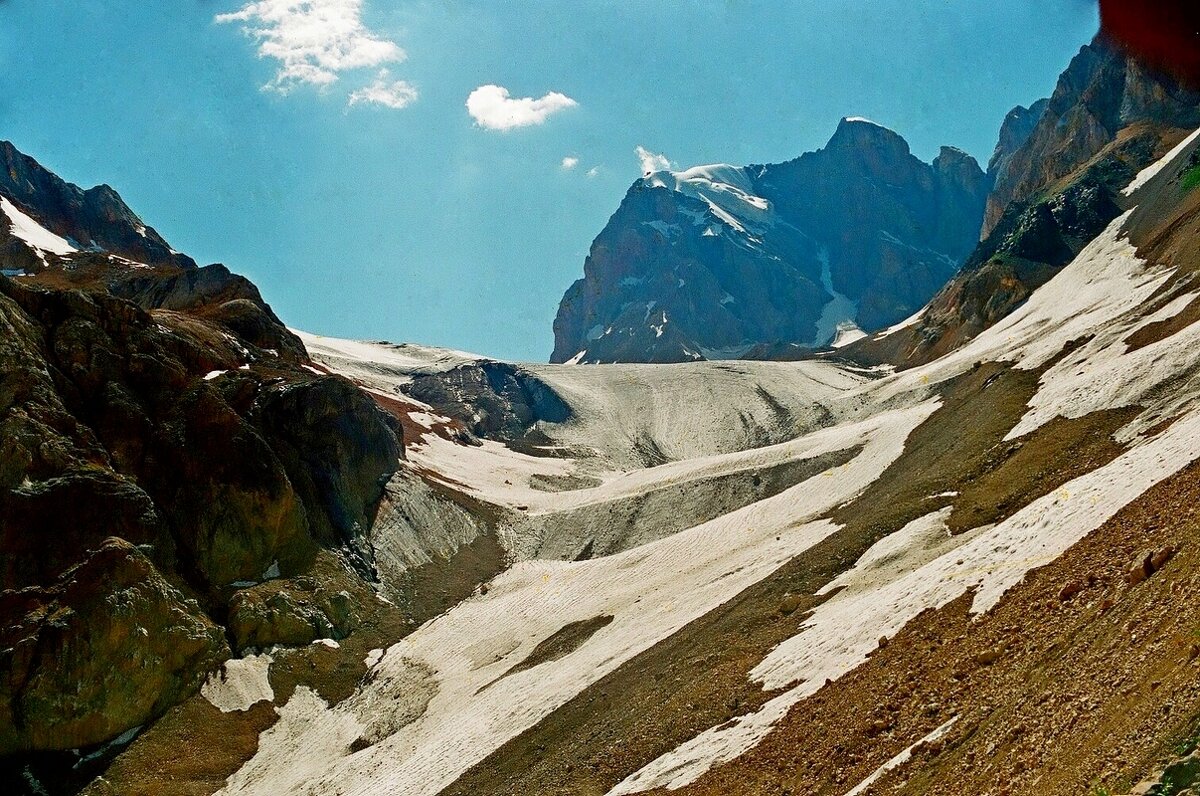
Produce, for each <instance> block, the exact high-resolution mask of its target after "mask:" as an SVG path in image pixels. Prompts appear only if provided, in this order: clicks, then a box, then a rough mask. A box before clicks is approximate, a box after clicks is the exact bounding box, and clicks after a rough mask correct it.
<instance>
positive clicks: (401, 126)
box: [0, 0, 1098, 361]
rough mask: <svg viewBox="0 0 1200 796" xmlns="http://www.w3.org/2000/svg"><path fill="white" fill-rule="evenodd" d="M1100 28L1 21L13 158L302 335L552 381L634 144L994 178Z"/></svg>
mask: <svg viewBox="0 0 1200 796" xmlns="http://www.w3.org/2000/svg"><path fill="white" fill-rule="evenodd" d="M306 10H307V11H310V12H311V11H313V10H316V11H318V12H320V13H322V14H323V15H324V16H322V17H320V19H321V20H322V21H323V23H324V24H322V25H316V26H312V25H306V24H305V23H306V22H311V21H312V20H311V18H307V19H306V18H304V15H303V13H302V12H304V11H306ZM222 14H236V15H238V17H237V18H233V19H229V20H228V21H224V22H220V21H217V20H216V18H217V17H218V15H222ZM289 14H290V15H291V16H290V17H289V16H288V15H289ZM297 14H300V17H297V16H296V15H297ZM1097 25H1098V18H1097V13H1096V10H1095V6H1094V4H1093V3H1090V2H1086V0H1037V1H1036V2H1030V1H1027V0H1007V2H1004V3H995V2H984V0H953V1H948V0H942V1H941V2H935V1H934V0H925V1H920V0H811V1H810V0H791V1H790V2H789V1H787V0H660V1H659V2H652V0H540V1H539V2H532V1H530V2H518V0H507V1H505V2H502V1H501V0H494V1H489V2H483V1H482V0H437V1H436V2H435V1H434V0H305V2H301V1H300V0H258V2H257V3H256V4H248V3H247V2H246V0H149V1H147V0H0V75H2V76H3V80H4V85H5V90H4V91H3V92H2V93H0V138H7V139H9V140H11V141H13V143H15V144H16V146H17V147H18V148H19V149H21V150H23V151H25V152H27V153H29V154H31V155H33V156H34V157H36V158H37V159H38V160H40V161H41V162H42V163H44V164H45V165H46V166H48V167H49V168H51V169H53V170H54V171H56V172H58V173H59V174H60V175H61V176H63V177H64V178H66V179H69V180H71V181H73V182H77V183H80V184H83V185H85V186H88V185H92V184H95V183H99V182H107V183H109V184H111V185H113V186H114V187H115V188H117V190H118V191H120V193H121V194H122V196H124V197H125V199H126V201H127V202H128V203H129V204H130V206H132V207H133V209H134V210H135V211H136V212H138V213H139V214H140V215H141V216H142V217H143V218H144V219H145V220H146V221H147V222H148V223H150V224H151V225H152V226H154V227H156V228H157V229H158V230H159V232H161V233H162V234H163V235H164V236H165V237H166V238H167V240H168V241H170V242H171V243H172V245H174V246H175V247H176V248H178V249H180V250H182V251H186V252H187V253H189V254H191V255H192V256H193V257H195V258H196V259H197V260H199V261H201V262H213V261H220V262H224V263H226V264H228V265H229V266H230V267H231V268H233V269H234V270H235V271H238V272H240V273H244V274H246V275H247V276H249V277H250V278H251V279H253V280H254V281H255V282H256V283H257V284H258V285H259V287H260V288H261V289H262V291H263V293H264V295H265V297H266V298H267V300H268V301H269V302H271V304H272V305H273V306H274V307H275V309H276V311H277V312H278V313H279V314H280V315H281V316H282V317H283V318H284V319H285V320H286V321H287V322H288V323H289V324H291V325H293V326H297V327H300V328H304V329H307V330H310V331H314V332H318V333H323V334H330V335H338V336H349V337H362V338H370V339H381V338H382V339H391V340H396V341H400V340H412V341H419V342H425V343H431V344H437V345H446V346H453V347H456V348H464V349H468V350H473V351H478V352H481V353H485V354H490V355H494V356H499V357H505V358H511V359H526V360H536V361H542V360H544V359H545V358H546V357H547V356H548V355H549V352H550V349H551V344H552V334H551V328H550V324H551V321H552V320H553V317H554V313H555V310H556V308H557V305H558V300H559V298H560V297H561V295H562V293H563V291H564V290H565V289H566V288H567V286H568V285H569V284H570V283H571V282H572V281H573V280H574V279H576V278H578V277H579V276H580V275H581V274H582V269H583V258H584V255H585V254H586V253H587V249H588V246H589V244H590V243H591V240H592V238H593V237H595V235H596V233H598V232H599V231H600V229H601V228H602V227H603V225H604V223H605V222H606V221H607V219H608V217H609V216H610V215H611V214H612V212H613V211H614V210H615V209H616V207H617V205H618V203H619V202H620V200H621V197H622V196H623V195H624V193H625V191H626V189H627V188H628V187H629V184H630V183H631V182H632V181H633V180H634V179H635V178H637V177H638V176H639V168H640V167H639V163H638V159H637V157H636V156H635V154H634V153H635V149H636V148H637V147H639V146H641V147H645V148H647V149H648V150H650V151H652V152H655V153H663V154H665V155H666V156H667V157H668V158H670V160H671V161H673V162H675V163H677V164H679V165H680V166H688V165H694V164H698V163H709V162H721V161H723V162H733V163H762V162H774V161H780V160H787V159H790V158H792V157H795V156H797V155H799V154H800V153H801V152H805V151H808V150H812V149H815V148H818V147H820V146H822V145H823V144H824V143H825V141H826V140H827V139H828V138H829V136H830V135H831V134H832V132H833V129H834V127H835V126H836V124H837V121H838V119H839V118H840V117H842V116H846V115H862V116H868V117H870V118H872V119H875V120H876V121H879V122H881V123H883V124H886V125H888V126H889V127H892V128H893V129H895V130H897V131H898V132H900V133H901V134H902V135H904V137H905V138H906V139H907V140H908V141H909V143H910V144H911V145H912V148H913V151H914V152H915V153H916V154H917V155H918V156H920V157H922V158H923V159H926V160H928V159H930V158H931V157H933V156H934V155H935V154H936V153H937V149H938V147H939V146H940V145H942V144H950V145H954V146H958V147H961V148H963V149H965V150H967V151H968V152H970V153H971V154H973V155H975V156H976V157H977V158H979V159H980V161H981V162H983V161H986V159H987V157H988V155H989V154H990V152H991V148H992V146H993V145H994V143H995V137H996V132H997V129H998V127H999V124H1000V121H1001V119H1002V118H1003V117H1004V114H1005V113H1006V112H1007V111H1008V110H1009V108H1011V107H1012V106H1013V105H1015V104H1017V103H1022V104H1028V103H1029V102H1031V101H1033V100H1035V99H1037V98H1038V97H1040V96H1044V95H1046V94H1048V93H1049V92H1050V91H1051V90H1052V88H1053V86H1054V81H1055V79H1056V77H1057V75H1058V73H1059V72H1060V71H1061V70H1062V68H1063V67H1064V66H1065V65H1066V63H1067V61H1068V60H1069V59H1070V57H1071V56H1072V55H1073V54H1074V53H1075V52H1076V51H1077V50H1078V48H1079V47H1080V46H1081V45H1082V44H1084V43H1086V42H1087V41H1088V40H1089V39H1090V38H1091V36H1092V35H1093V34H1094V32H1095V30H1096V29H1097ZM331 30H336V31H339V32H340V33H341V36H340V38H331V36H330V31H331ZM247 31H250V32H249V33H248V32H247ZM254 31H258V32H259V34H260V35H259V36H258V37H256V36H255V35H254V33H253V32H254ZM264 44H265V45H266V47H267V49H269V52H267V53H265V54H264V53H262V52H260V49H262V48H263V46H264ZM484 86H493V87H496V88H489V89H485V90H483V91H481V92H480V93H478V94H476V95H475V96H476V101H475V102H473V103H472V109H473V111H474V112H475V116H477V117H478V119H476V118H473V116H472V114H471V113H469V112H468V107H467V98H468V96H470V95H472V93H473V92H475V91H476V90H477V89H480V87H484ZM500 89H504V90H505V91H507V92H508V94H509V95H510V96H509V99H517V100H520V99H525V98H528V99H529V100H531V101H530V102H525V103H519V104H517V105H511V104H508V103H506V102H505V101H504V94H503V92H501V91H500ZM489 125H491V126H490V127H489ZM505 125H508V129H493V128H494V127H497V126H499V127H503V126H505ZM564 158H576V159H577V160H578V162H577V163H576V164H575V165H574V167H573V168H570V169H566V168H563V165H564V164H563V161H564ZM569 162H570V161H568V163H569ZM593 170H594V171H593Z"/></svg>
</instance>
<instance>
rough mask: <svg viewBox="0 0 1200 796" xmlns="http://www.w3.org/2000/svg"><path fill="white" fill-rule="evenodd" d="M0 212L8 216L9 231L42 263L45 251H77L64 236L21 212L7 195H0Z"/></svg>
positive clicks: (60, 253) (64, 252)
mask: <svg viewBox="0 0 1200 796" xmlns="http://www.w3.org/2000/svg"><path fill="white" fill-rule="evenodd" d="M0 212H3V213H4V215H6V216H8V220H9V224H10V229H9V232H10V233H11V234H12V235H13V237H16V238H20V239H21V240H23V241H25V243H27V244H29V246H30V247H32V248H33V249H34V251H36V252H37V255H38V257H40V258H41V260H42V262H43V263H44V262H46V254H47V253H49V254H58V255H63V254H70V253H71V252H74V251H78V249H76V248H75V247H74V246H72V245H71V244H70V243H69V242H68V241H67V239H66V238H64V237H61V236H59V235H55V234H54V233H53V232H51V231H50V230H48V229H46V228H45V227H43V226H42V225H41V224H39V223H38V222H36V221H34V220H33V219H32V218H30V217H29V216H28V215H26V214H25V213H24V212H22V211H21V210H20V209H19V208H18V207H17V206H16V205H14V204H13V203H12V202H10V201H9V200H8V197H5V196H0Z"/></svg>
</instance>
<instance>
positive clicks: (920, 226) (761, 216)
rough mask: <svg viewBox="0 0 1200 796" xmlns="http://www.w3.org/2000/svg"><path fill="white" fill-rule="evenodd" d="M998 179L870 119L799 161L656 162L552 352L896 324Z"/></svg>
mask: <svg viewBox="0 0 1200 796" xmlns="http://www.w3.org/2000/svg"><path fill="white" fill-rule="evenodd" d="M986 191H987V179H986V177H985V175H984V173H983V172H982V170H981V169H980V168H979V166H978V164H977V163H976V162H975V161H974V159H972V158H971V157H970V156H968V155H966V154H965V153H963V152H961V151H959V150H956V149H953V148H950V147H945V148H943V149H942V151H941V154H940V155H938V157H937V158H935V159H934V161H933V163H932V164H926V163H922V162H921V161H920V160H918V159H917V158H916V157H914V156H913V155H912V154H911V153H910V152H909V149H908V144H907V143H905V141H904V139H903V138H901V137H900V136H899V135H897V134H896V133H894V132H892V131H891V130H888V129H886V128H884V127H882V126H880V125H877V124H875V123H873V122H870V121H867V120H865V119H856V118H848V119H843V120H842V122H841V124H839V125H838V128H837V131H836V132H835V133H834V135H833V137H832V138H831V139H830V141H829V143H828V144H827V145H826V146H825V147H824V148H823V149H821V150H819V151H817V152H810V153H807V154H805V155H802V156H801V157H799V158H797V159H795V160H792V161H788V162H786V163H779V164H771V165H765V166H741V167H739V166H727V165H717V166H701V167H697V168H693V169H689V170H687V171H682V172H670V171H661V172H655V173H652V174H647V175H646V176H645V177H643V178H642V179H640V180H638V181H637V182H635V183H634V184H633V187H631V188H630V190H629V193H628V194H627V195H626V196H625V199H624V200H623V201H622V203H621V206H620V208H619V209H618V210H617V212H616V213H615V214H614V215H613V217H612V218H611V219H610V220H609V222H608V224H607V226H605V228H604V230H603V231H602V232H601V233H600V235H599V236H598V237H597V238H596V240H595V242H594V243H593V244H592V249H591V252H590V254H589V255H588V258H587V260H586V261H585V263H584V278H583V279H581V280H579V281H577V282H576V283H575V284H574V285H572V286H571V288H570V289H569V290H568V291H567V293H566V295H565V296H564V297H563V300H562V303H561V305H560V307H559V311H558V316H557V318H556V319H555V322H554V334H555V344H554V353H553V355H552V357H551V361H553V362H565V361H568V360H570V361H573V362H622V361H624V362H682V361H689V360H696V359H702V358H718V359H719V358H729V357H732V356H736V355H740V354H742V353H744V352H745V351H746V350H747V349H749V348H750V347H751V346H753V345H755V344H761V343H782V344H788V343H799V344H806V345H825V344H828V343H830V342H832V341H834V340H835V338H836V337H837V336H838V332H839V328H841V330H842V331H843V338H845V337H846V334H845V333H846V332H850V331H852V330H856V329H858V328H859V327H861V328H863V329H867V330H872V331H873V330H876V329H879V328H882V327H884V326H887V325H888V324H891V323H895V322H896V321H899V320H901V319H902V318H905V317H907V316H908V315H910V314H912V312H913V311H915V310H916V309H918V308H919V307H921V306H922V305H924V304H925V302H926V301H927V300H928V299H929V297H930V296H931V295H933V293H934V292H935V291H936V290H937V289H938V288H939V287H941V286H942V285H943V284H944V283H945V281H946V280H947V279H948V278H949V277H950V276H951V275H952V274H953V273H954V271H955V270H956V269H957V267H958V265H959V264H960V263H961V261H962V259H963V258H964V257H966V255H967V254H968V253H970V251H971V248H972V246H973V245H974V243H975V239H976V234H977V231H978V226H979V219H980V217H981V214H982V210H983V202H984V196H985V194H986Z"/></svg>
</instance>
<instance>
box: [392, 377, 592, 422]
mask: <svg viewBox="0 0 1200 796" xmlns="http://www.w3.org/2000/svg"><path fill="white" fill-rule="evenodd" d="M404 391H405V392H406V393H407V394H408V395H411V396H412V397H413V398H416V399H417V400H418V401H422V402H424V403H427V404H429V405H430V406H436V407H437V409H438V411H439V412H442V413H444V414H446V415H448V416H449V417H452V418H454V419H455V420H459V421H461V422H462V423H463V424H465V425H466V426H467V428H469V429H470V430H471V433H472V434H474V435H476V436H478V437H484V438H487V439H499V440H505V441H515V440H519V439H522V438H523V437H524V436H525V434H526V432H528V431H529V430H530V429H531V428H532V427H533V425H534V424H535V423H537V422H538V421H540V420H544V421H546V422H548V423H563V422H566V421H567V420H568V419H569V418H570V417H571V408H570V407H569V406H567V404H566V402H565V401H563V399H562V398H560V397H559V395H558V393H556V392H555V391H554V390H553V389H552V388H551V387H550V386H549V385H547V384H546V383H545V382H543V381H542V380H541V379H539V378H537V377H536V376H534V375H532V374H530V373H528V372H527V371H525V370H522V369H521V368H519V367H517V366H515V365H511V364H509V363H507V362H480V363H477V364H470V365H460V366H459V367H456V368H454V369H452V370H449V371H446V372H445V373H435V374H430V375H427V376H417V377H416V378H414V379H413V380H412V382H411V383H410V384H408V385H406V386H405V387H404Z"/></svg>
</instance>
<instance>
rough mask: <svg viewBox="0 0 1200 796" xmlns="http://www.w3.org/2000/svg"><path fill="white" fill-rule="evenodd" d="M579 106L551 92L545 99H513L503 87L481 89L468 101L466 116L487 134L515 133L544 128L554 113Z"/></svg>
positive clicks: (468, 98) (568, 98)
mask: <svg viewBox="0 0 1200 796" xmlns="http://www.w3.org/2000/svg"><path fill="white" fill-rule="evenodd" d="M578 104H579V103H578V102H576V101H575V100H573V99H571V98H570V97H568V96H567V95H566V94H560V93H558V92H557V91H551V92H550V93H549V94H547V95H546V96H544V97H541V98H539V99H534V98H533V97H523V98H521V99H514V98H513V97H510V96H509V95H508V89H506V88H504V87H503V86H493V85H487V86H480V87H479V88H477V89H475V90H474V91H472V92H471V94H470V96H468V97H467V113H469V114H471V118H472V119H474V120H475V123H476V124H478V125H479V126H480V127H483V128H485V129H488V130H513V129H516V128H518V127H529V126H530V125H534V124H542V123H543V122H545V121H546V119H548V118H550V115H551V114H553V113H558V112H559V111H563V110H566V109H567V108H574V107H575V106H576V105H578Z"/></svg>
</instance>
